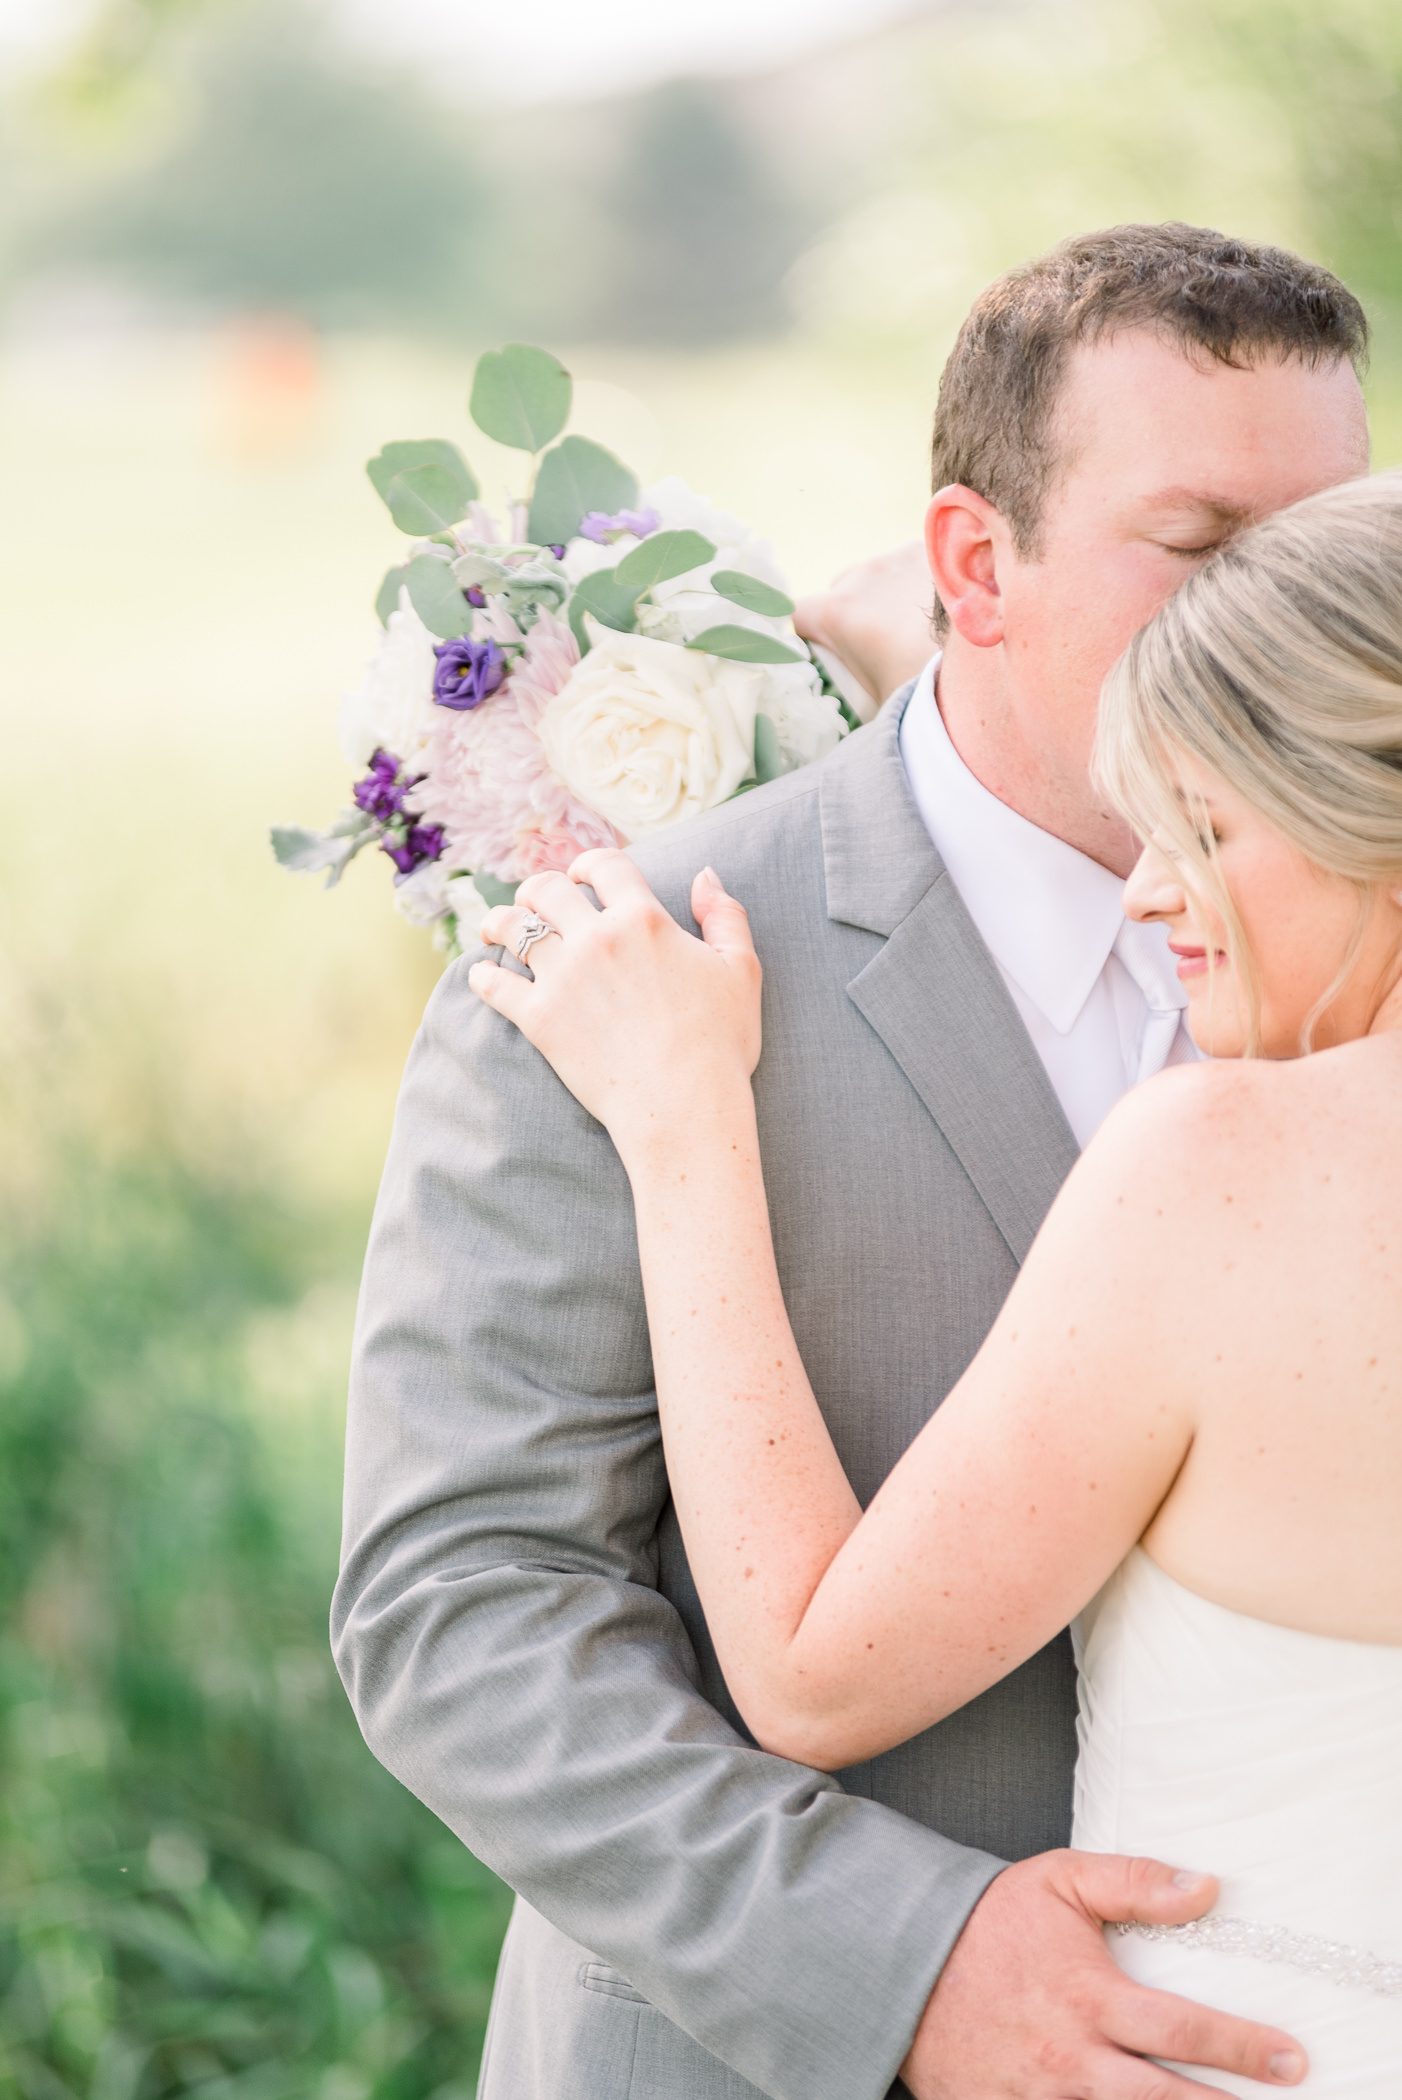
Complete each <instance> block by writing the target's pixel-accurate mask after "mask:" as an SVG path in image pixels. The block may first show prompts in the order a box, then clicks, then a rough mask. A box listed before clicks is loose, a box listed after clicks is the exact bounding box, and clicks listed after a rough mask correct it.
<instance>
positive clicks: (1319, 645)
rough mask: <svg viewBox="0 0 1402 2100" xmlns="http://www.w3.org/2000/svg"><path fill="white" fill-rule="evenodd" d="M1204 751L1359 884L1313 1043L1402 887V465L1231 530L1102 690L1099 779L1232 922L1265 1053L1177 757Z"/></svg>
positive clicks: (1217, 877) (1313, 1016) (1205, 838)
mask: <svg viewBox="0 0 1402 2100" xmlns="http://www.w3.org/2000/svg"><path fill="white" fill-rule="evenodd" d="M1184 754H1187V755H1189V756H1191V757H1192V758H1194V759H1197V760H1198V761H1199V762H1200V763H1201V764H1202V765H1203V766H1204V767H1206V768H1207V770H1208V771H1209V772H1211V773H1213V774H1215V775H1216V777H1217V778H1218V779H1220V780H1223V781H1225V782H1226V783H1227V784H1228V786H1230V787H1231V788H1233V789H1234V790H1235V791H1236V792H1237V793H1238V794H1239V795H1240V796H1241V797H1242V798H1243V800H1245V801H1247V802H1249V803H1250V804H1251V806H1252V807H1253V808H1254V809H1256V810H1257V811H1258V812H1259V813H1260V814H1261V815H1262V816H1263V817H1264V818H1265V819H1266V821H1267V822H1268V823H1269V824H1271V825H1272V826H1274V828H1275V829H1276V830H1277V831H1278V832H1280V833H1281V835H1282V836H1283V837H1284V838H1286V839H1287V840H1289V842H1290V843H1291V844H1292V845H1293V846H1295V847H1296V848H1297V849H1298V850H1299V851H1300V852H1301V853H1302V854H1304V855H1305V857H1306V858H1307V859H1308V860H1310V861H1312V862H1314V864H1315V865H1316V866H1317V867H1319V868H1321V869H1325V870H1327V871H1328V872H1329V873H1331V874H1334V875H1341V876H1343V877H1345V878H1346V880H1348V881H1350V882H1352V883H1355V884H1356V885H1357V887H1358V891H1359V919H1358V927H1357V931H1356V934H1355V937H1354V941H1353V943H1352V946H1351V947H1350V949H1349V952H1348V954H1347V955H1346V956H1345V958H1344V960H1343V963H1342V965H1341V968H1340V970H1339V974H1338V976H1337V977H1336V979H1335V980H1334V982H1333V983H1332V984H1331V985H1330V986H1329V988H1328V990H1327V991H1326V992H1325V994H1324V995H1323V996H1322V997H1321V998H1320V999H1319V1000H1318V1001H1317V1002H1316V1004H1315V1006H1314V1008H1313V1010H1312V1012H1311V1013H1310V1015H1309V1018H1308V1020H1307V1022H1306V1026H1305V1030H1304V1039H1303V1041H1302V1043H1301V1048H1302V1049H1306V1050H1307V1049H1308V1048H1309V1041H1310V1035H1311V1032H1312V1030H1313V1028H1314V1027H1315V1025H1316V1024H1317V1022H1318V1020H1319V1017H1320V1015H1321V1014H1322V1013H1323V1012H1324V1011H1325V1010H1326V1008H1327V1007H1328V1006H1329V1005H1330V1004H1331V1002H1332V1001H1333V1000H1334V998H1336V997H1337V995H1338V993H1339V992H1340V991H1341V990H1342V989H1343V986H1344V984H1345V983H1346V982H1347V979H1348V977H1349V975H1350V973H1351V971H1352V969H1353V966H1354V963H1355V962H1356V960H1357V957H1358V952H1359V949H1360V947H1361V945H1362V942H1363V938H1364V935H1365V933H1366V930H1367V924H1368V893H1369V892H1370V890H1372V889H1373V887H1374V886H1375V885H1378V884H1383V883H1393V882H1397V881H1399V880H1402V472H1396V473H1389V474H1379V475H1377V476H1375V477H1374V478H1372V479H1370V480H1364V481H1351V482H1346V483H1344V484H1343V485H1342V486H1341V487H1339V488H1333V489H1325V490H1323V491H1322V492H1321V493H1320V494H1319V495H1316V496H1309V497H1306V499H1305V500H1304V501H1303V502H1302V503H1297V504H1294V505H1293V506H1292V507H1291V508H1290V509H1289V510H1285V511H1281V512H1279V513H1278V514H1277V515H1276V516H1275V517H1273V518H1268V519H1266V520H1265V521H1264V523H1262V524H1260V525H1255V526H1252V527H1251V528H1250V529H1249V530H1248V531H1246V532H1244V533H1242V534H1241V535H1239V537H1237V538H1236V539H1234V540H1232V541H1230V542H1229V543H1228V544H1227V545H1226V546H1225V547H1223V548H1222V549H1221V551H1220V552H1219V553H1217V554H1215V555H1214V556H1213V557H1212V559H1211V560H1210V561H1209V562H1207V563H1205V564H1204V566H1203V567H1202V568H1201V569H1200V570H1199V571H1198V572H1197V574H1196V575H1195V576H1192V577H1190V578H1189V580H1188V582H1187V583H1185V584H1184V585H1183V587H1182V589H1181V590H1180V591H1178V592H1177V594H1176V595H1175V596H1174V597H1172V598H1170V600H1169V601H1168V603H1167V605H1165V606H1164V607H1163V609H1162V611H1160V612H1159V613H1158V614H1157V615H1156V616H1155V618H1154V619H1152V620H1151V621H1150V622H1149V624H1148V626H1147V627H1145V628H1143V629H1141V631H1140V632H1139V633H1138V634H1137V635H1136V636H1135V638H1134V640H1133V641H1132V642H1131V643H1130V645H1129V647H1128V649H1126V651H1125V653H1124V655H1123V656H1122V657H1121V658H1120V660H1119V662H1118V663H1117V664H1116V665H1115V667H1114V669H1113V670H1112V671H1111V673H1110V675H1109V677H1108V679H1107V680H1106V682H1105V688H1104V691H1103V693H1102V695H1101V710H1100V726H1099V731H1098V734H1097V738H1096V749H1095V759H1094V767H1093V770H1094V775H1095V778H1096V781H1097V783H1098V785H1099V786H1100V788H1101V791H1102V792H1103V793H1104V794H1106V795H1107V797H1108V798H1109V800H1110V801H1111V802H1112V803H1113V804H1114V805H1115V806H1116V807H1117V808H1118V809H1119V810H1120V811H1121V812H1122V814H1123V815H1125V816H1126V817H1127V818H1128V819H1129V821H1130V823H1131V824H1133V826H1134V828H1135V830H1136V831H1137V832H1138V833H1139V834H1140V836H1141V837H1143V838H1150V837H1153V838H1155V839H1159V840H1162V841H1163V842H1164V843H1165V844H1166V846H1167V847H1168V850H1169V851H1170V853H1172V855H1173V857H1174V858H1175V860H1176V861H1177V862H1178V863H1179V866H1178V873H1179V875H1180V877H1181V878H1182V880H1183V881H1184V883H1185V884H1186V885H1187V886H1188V887H1189V888H1190V889H1191V890H1192V891H1193V892H1194V893H1195V894H1196V895H1197V896H1198V897H1199V898H1200V899H1201V900H1202V901H1203V902H1205V903H1206V904H1208V905H1209V906H1210V908H1211V909H1213V910H1214V911H1216V912H1217V913H1218V914H1219V915H1220V917H1221V919H1222V922H1223V924H1224V926H1225V929H1226V934H1227V942H1228V950H1229V954H1230V956H1231V960H1232V963H1233V965H1234V966H1235V968H1236V970H1237V972H1238V975H1239V978H1240V981H1241V982H1242V984H1243V985H1244V987H1245V988H1246V992H1247V997H1248V1000H1249V1003H1250V1013H1251V1028H1250V1039H1249V1041H1248V1044H1247V1048H1246V1054H1247V1055H1248V1056H1254V1055H1255V1054H1256V1053H1257V1052H1258V1051H1259V1048H1260V1013H1261V1000H1260V981H1259V977H1258V974H1257V972H1256V970H1255V967H1254V964H1253V962H1252V958H1251V955H1250V952H1249V949H1248V946H1247V942H1246V939H1245V937H1244V934H1243V931H1242V926H1241V921H1240V918H1239V917H1238V915H1237V912H1236V910H1235V907H1234V906H1233V903H1232V899H1231V896H1230V894H1229V892H1228V890H1227V886H1226V884H1225V882H1224V881H1223V879H1222V873H1221V869H1220V867H1219V865H1218V863H1217V858H1216V853H1215V847H1214V843H1213V841H1212V837H1211V827H1210V825H1207V824H1206V822H1205V819H1204V813H1203V811H1202V810H1201V809H1194V808H1193V807H1192V806H1191V804H1190V802H1188V801H1185V799H1184V795H1183V790H1182V787H1181V784H1180V782H1179V781H1178V779H1177V777H1176V765H1175V760H1176V759H1178V758H1181V757H1182V756H1183V755H1184Z"/></svg>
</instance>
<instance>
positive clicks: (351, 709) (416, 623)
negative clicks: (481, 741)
mask: <svg viewBox="0 0 1402 2100" xmlns="http://www.w3.org/2000/svg"><path fill="white" fill-rule="evenodd" d="M437 665H438V660H437V658H436V657H435V656H434V653H433V636H432V635H431V634H430V633H429V631H428V629H427V628H426V627H425V626H424V623H423V621H422V620H421V619H420V618H419V616H418V614H417V613H416V612H415V611H414V608H413V606H412V605H411V604H410V603H409V593H408V592H407V591H406V590H404V589H403V588H402V587H401V589H400V592H399V610H398V612H392V613H391V614H390V616H389V624H388V625H387V627H386V628H385V632H384V639H383V640H382V641H381V643H380V646H379V648H378V649H377V651H376V652H375V654H374V656H372V657H371V659H370V662H369V664H368V665H367V666H366V671H365V680H364V683H363V684H362V685H361V687H360V690H359V691H358V692H355V693H347V694H346V695H345V697H344V699H343V700H342V702H341V712H340V717H339V720H338V722H337V728H338V730H339V731H340V737H341V750H342V752H343V754H344V756H345V761H346V764H347V765H348V766H349V767H350V769H351V771H352V772H353V773H363V772H364V770H365V768H366V767H367V766H368V765H369V763H370V761H371V759H372V758H373V757H374V755H375V753H376V752H377V751H388V752H390V753H392V754H393V756H394V757H395V758H397V759H400V760H402V761H407V760H409V759H411V758H413V757H414V755H415V754H416V753H417V752H419V751H421V750H422V748H423V746H424V745H425V744H426V743H427V742H428V737H429V732H430V730H431V729H432V728H433V724H434V720H435V716H436V709H435V707H434V703H433V674H434V671H435V670H436V669H437Z"/></svg>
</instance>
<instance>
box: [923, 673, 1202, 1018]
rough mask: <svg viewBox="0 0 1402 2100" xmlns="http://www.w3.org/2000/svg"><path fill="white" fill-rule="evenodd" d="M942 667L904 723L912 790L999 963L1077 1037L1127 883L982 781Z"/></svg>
mask: <svg viewBox="0 0 1402 2100" xmlns="http://www.w3.org/2000/svg"><path fill="white" fill-rule="evenodd" d="M939 665H940V659H939V657H938V656H936V657H934V658H932V660H931V661H930V662H929V663H928V664H927V665H926V666H925V669H924V671H923V672H922V673H921V675H920V679H919V681H918V683H917V685H916V688H915V691H914V692H913V693H912V694H911V697H910V704H909V706H908V707H907V708H906V711H905V717H904V720H903V721H902V723H901V732H900V742H901V758H902V760H903V762H904V764H905V769H906V777H907V779H908V780H909V782H910V789H911V793H912V795H913V796H914V798H915V802H916V806H917V808H918V809H919V811H920V814H921V817H922V818H923V819H924V823H925V828H926V830H927V831H928V832H929V834H930V838H931V841H932V842H933V844H934V847H935V851H936V852H937V853H938V854H939V856H940V858H941V860H942V861H943V862H944V864H945V867H946V868H947V869H948V870H949V874H950V877H951V879H952V880H953V883H954V886H955V888H956V889H957V890H958V892H959V895H960V896H961V898H962V899H963V901H964V905H965V907H966V909H967V911H968V913H969V916H970V918H971V919H972V920H973V922H974V924H975V926H977V928H978V930H979V932H980V934H981V935H982V937H983V940H984V944H985V946H986V947H987V948H988V950H989V952H990V954H991V955H992V956H993V959H994V961H995V962H996V963H998V964H999V965H1000V967H1001V968H1002V969H1003V970H1004V971H1005V972H1006V973H1007V975H1008V976H1009V977H1010V978H1011V979H1012V980H1013V982H1014V983H1015V984H1016V985H1017V986H1018V987H1019V988H1020V990H1022V991H1023V992H1024V993H1025V994H1026V996H1027V997H1028V998H1029V999H1030V1000H1031V1001H1032V1002H1033V1004H1034V1005H1035V1006H1036V1007H1037V1008H1038V1009H1039V1010H1040V1012H1042V1013H1043V1014H1045V1015H1046V1017H1047V1019H1048V1020H1049V1021H1050V1022H1051V1025H1052V1027H1053V1028H1054V1029H1055V1030H1056V1031H1057V1033H1058V1034H1059V1035H1069V1033H1070V1032H1071V1030H1072V1028H1073V1027H1074V1026H1075V1024H1076V1019H1077V1016H1078V1015H1079V1014H1080V1012H1081V1009H1082V1007H1083V1006H1084V1005H1085V1003H1086V1001H1087V999H1088V998H1089V997H1090V995H1091V992H1092V990H1093V989H1094V986H1095V982H1096V979H1097V978H1098V977H1099V976H1100V973H1101V971H1102V970H1103V969H1104V968H1105V964H1106V961H1107V959H1108V958H1109V954H1110V950H1111V949H1112V948H1113V947H1114V945H1115V941H1116V938H1117V936H1118V935H1119V934H1120V931H1121V929H1122V928H1123V927H1124V926H1125V923H1126V922H1125V917H1124V910H1123V903H1122V899H1123V896H1124V884H1123V883H1122V882H1121V880H1120V878H1119V877H1118V876H1117V875H1112V874H1111V872H1110V870H1109V869H1108V868H1102V867H1101V866H1100V864H1099V862H1098V861H1093V860H1091V859H1090V858H1089V856H1088V855H1086V854H1084V853H1080V852H1078V851H1077V849H1076V848H1075V847H1074V846H1068V845H1067V843H1066V841H1065V840H1064V839H1059V838H1056V837H1054V836H1053V835H1052V833H1051V832H1049V831H1042V830H1041V829H1040V828H1039V827H1038V826H1037V825H1036V824H1032V823H1029V822H1028V820H1027V818H1026V817H1022V816H1019V815H1018V813H1017V811H1016V810H1015V809H1009V807H1008V805H1007V803H1006V802H1000V801H999V800H998V797H997V796H996V795H993V794H990V793H989V791H988V789H987V788H986V787H984V786H983V784H982V782H981V781H978V780H976V779H975V778H974V776H973V774H972V773H971V772H970V771H969V769H968V767H967V766H966V765H965V764H964V761H963V759H962V758H960V756H959V754H958V752H957V751H956V750H955V748H954V746H953V744H952V743H951V742H950V739H949V732H948V731H947V730H946V728H945V726H944V722H943V720H942V718H941V716H940V711H939V705H938V703H937V701H936V699H935V681H936V678H937V676H938V672H939ZM1136 930H1137V929H1136ZM1174 992H1175V994H1176V996H1175V997H1174V998H1173V999H1172V1002H1171V1003H1172V1004H1173V1005H1178V1004H1179V1003H1180V1001H1181V997H1182V994H1181V991H1180V990H1179V988H1178V987H1177V985H1176V984H1175V986H1174Z"/></svg>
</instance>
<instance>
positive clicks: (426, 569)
mask: <svg viewBox="0 0 1402 2100" xmlns="http://www.w3.org/2000/svg"><path fill="white" fill-rule="evenodd" d="M404 581H405V583H406V584H407V585H408V588H409V601H410V603H411V604H412V606H413V608H414V611H415V612H416V613H417V614H418V616H419V618H420V619H421V620H422V621H423V623H424V626H425V627H426V628H427V629H428V631H429V633H430V634H436V635H437V636H438V638H439V640H440V641H443V642H451V641H454V640H455V639H456V638H457V636H458V635H460V634H466V633H467V631H468V629H469V628H470V627H471V625H472V607H471V606H470V605H469V604H468V602H467V600H466V598H464V596H463V594H462V591H461V589H460V587H459V585H458V583H457V582H456V580H455V579H454V576H453V572H452V569H451V568H450V566H449V565H448V563H447V562H445V561H439V559H438V557H437V555H435V554H416V555H415V556H414V559H413V560H412V561H411V562H410V564H409V566H408V569H407V570H406V572H405V576H404Z"/></svg>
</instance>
